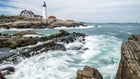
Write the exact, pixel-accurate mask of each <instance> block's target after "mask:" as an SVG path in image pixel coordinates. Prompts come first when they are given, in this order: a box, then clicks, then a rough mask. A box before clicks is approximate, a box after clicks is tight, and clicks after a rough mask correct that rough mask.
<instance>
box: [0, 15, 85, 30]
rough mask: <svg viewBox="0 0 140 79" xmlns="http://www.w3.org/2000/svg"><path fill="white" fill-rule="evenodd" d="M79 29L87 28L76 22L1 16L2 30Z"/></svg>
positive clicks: (0, 25)
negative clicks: (81, 27)
mask: <svg viewBox="0 0 140 79" xmlns="http://www.w3.org/2000/svg"><path fill="white" fill-rule="evenodd" d="M61 26H65V27H79V26H86V25H85V24H84V23H82V22H76V21H74V20H65V21H64V20H60V19H57V18H52V17H49V18H48V19H45V20H44V19H41V18H27V17H21V16H5V15H1V16H0V28H7V29H9V28H55V27H61Z"/></svg>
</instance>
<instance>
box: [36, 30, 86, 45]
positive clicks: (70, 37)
mask: <svg viewBox="0 0 140 79" xmlns="http://www.w3.org/2000/svg"><path fill="white" fill-rule="evenodd" d="M85 36H86V35H85V34H82V33H75V32H73V33H69V32H67V31H64V30H59V32H58V33H56V34H51V35H49V36H44V37H39V38H38V37H37V38H35V39H36V40H38V41H47V40H53V41H55V42H64V43H70V42H74V41H75V40H77V39H78V38H80V37H81V40H79V41H84V37H85Z"/></svg>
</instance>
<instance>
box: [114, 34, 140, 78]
mask: <svg viewBox="0 0 140 79" xmlns="http://www.w3.org/2000/svg"><path fill="white" fill-rule="evenodd" d="M115 79H140V35H132V36H131V37H129V39H128V41H127V42H123V43H122V46H121V60H120V63H119V67H118V71H117V74H116V78H115Z"/></svg>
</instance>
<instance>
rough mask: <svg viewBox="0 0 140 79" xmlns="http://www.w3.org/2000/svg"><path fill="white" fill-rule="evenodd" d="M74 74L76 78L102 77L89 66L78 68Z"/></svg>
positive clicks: (91, 78)
mask: <svg viewBox="0 0 140 79" xmlns="http://www.w3.org/2000/svg"><path fill="white" fill-rule="evenodd" d="M76 74H77V77H76V79H103V77H102V75H101V74H100V72H99V71H98V70H97V69H95V68H91V67H89V66H85V67H84V69H83V70H78V71H77V72H76Z"/></svg>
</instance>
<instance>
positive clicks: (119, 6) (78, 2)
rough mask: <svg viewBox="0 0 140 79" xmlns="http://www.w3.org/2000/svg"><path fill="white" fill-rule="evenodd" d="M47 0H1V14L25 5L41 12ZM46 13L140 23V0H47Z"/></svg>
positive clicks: (82, 19) (15, 12) (38, 12)
mask: <svg viewBox="0 0 140 79" xmlns="http://www.w3.org/2000/svg"><path fill="white" fill-rule="evenodd" d="M43 1H44V0H0V14H5V15H19V14H20V12H21V11H22V10H24V9H26V10H31V11H33V12H34V13H35V14H38V15H42V5H43ZM46 3H47V16H50V15H54V16H56V17H57V18H60V19H64V20H66V19H73V20H76V21H81V22H96V23H109V22H117V23H126V22H135V23H136V22H138V23H140V0H46Z"/></svg>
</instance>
